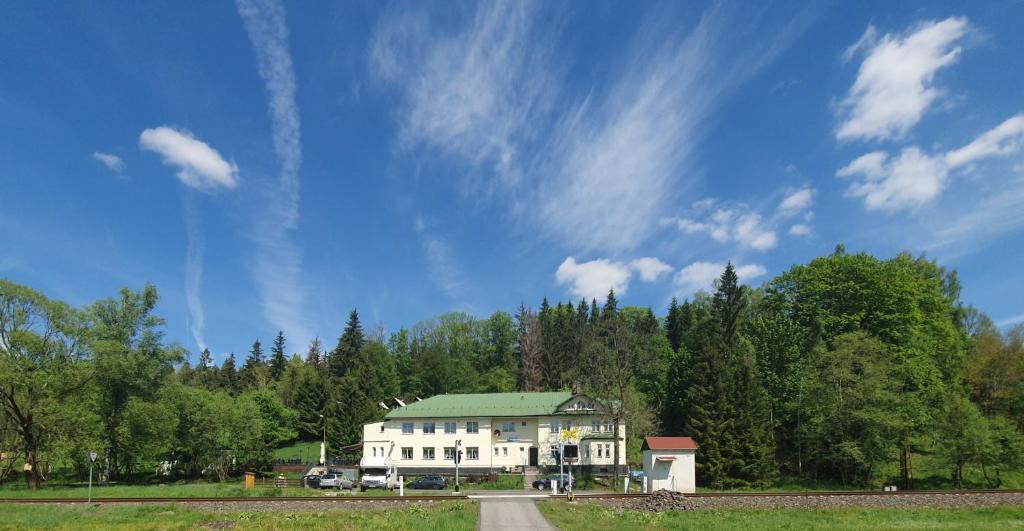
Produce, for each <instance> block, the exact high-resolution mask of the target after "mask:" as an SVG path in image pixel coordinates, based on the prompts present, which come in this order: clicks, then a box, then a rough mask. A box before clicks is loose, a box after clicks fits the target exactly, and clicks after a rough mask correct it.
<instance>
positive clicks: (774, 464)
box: [0, 246, 1024, 488]
mask: <svg viewBox="0 0 1024 531" xmlns="http://www.w3.org/2000/svg"><path fill="white" fill-rule="evenodd" d="M156 302H157V293H156V290H155V288H153V287H152V286H146V287H145V288H144V289H143V290H141V291H138V292H136V291H132V290H129V289H124V290H122V291H121V293H120V295H119V297H117V298H112V299H107V300H101V301H98V302H96V303H94V304H92V305H89V306H86V307H84V308H81V309H74V308H71V307H69V306H67V305H66V304H63V303H61V302H59V301H54V300H50V299H47V298H46V297H44V296H43V295H41V294H39V293H38V292H36V291H33V290H32V289H30V288H28V287H25V286H20V285H17V284H14V283H12V282H9V281H6V280H0V358H2V360H0V401H2V410H3V417H2V418H0V429H2V432H0V434H2V436H0V451H2V456H0V481H2V480H3V479H4V478H5V477H7V476H10V475H11V474H12V472H13V471H15V470H17V471H20V470H21V467H22V465H23V464H24V463H28V464H29V465H31V471H30V472H29V473H28V474H27V477H28V481H29V483H30V485H34V484H37V483H38V482H39V481H40V480H42V479H43V478H44V477H45V475H46V472H47V469H48V467H47V465H48V464H49V463H56V462H59V463H69V464H72V465H73V466H74V467H76V469H77V470H79V471H80V472H81V471H85V470H87V468H86V467H87V463H86V462H85V458H84V456H85V454H86V452H87V451H89V450H96V449H98V450H99V451H100V453H101V455H102V458H101V460H102V463H103V466H104V467H105V470H106V471H107V472H108V473H109V474H110V476H111V477H114V478H118V477H129V476H132V475H138V474H152V473H153V467H154V466H155V465H156V464H159V463H164V464H166V466H167V468H168V470H167V472H168V473H170V474H173V475H178V476H185V477H193V476H198V475H210V476H214V477H220V478H223V477H226V476H227V475H229V474H231V473H234V472H237V471H238V470H241V469H252V468H256V469H265V468H267V467H268V466H269V465H270V463H271V455H272V451H273V449H274V448H275V447H277V446H279V445H281V444H283V443H286V442H288V441H291V440H294V439H296V438H299V439H305V440H316V439H319V438H320V437H322V436H324V434H325V432H326V437H327V439H328V443H329V446H330V447H331V449H332V453H338V452H341V451H342V450H341V449H342V448H343V447H344V446H346V445H349V444H353V443H357V442H359V440H360V437H361V434H362V431H361V430H362V425H363V424H364V423H366V422H372V421H375V420H378V419H380V418H381V417H382V416H383V414H384V410H383V409H382V408H381V407H380V405H379V404H380V403H381V402H384V403H390V402H391V400H392V399H393V398H395V397H399V398H404V399H406V400H410V399H415V397H423V398H426V397H429V396H432V395H435V394H441V393H467V392H505V391H516V390H521V391H545V390H569V389H571V388H573V386H574V385H575V384H580V385H582V387H583V389H584V390H585V391H586V392H587V393H589V394H591V395H592V396H594V397H595V398H597V399H599V400H601V401H602V402H603V403H604V404H606V406H607V407H608V408H609V411H610V412H609V414H610V416H612V417H615V418H617V419H618V420H620V421H622V422H624V423H626V425H627V432H628V434H629V441H628V448H629V450H628V452H629V454H630V455H629V457H630V462H636V461H638V457H639V456H638V451H639V450H638V449H639V441H640V439H641V437H642V436H644V435H649V434H659V433H661V434H668V435H689V436H692V437H693V438H694V439H695V440H696V441H697V442H698V444H699V446H700V450H699V452H698V481H699V482H700V483H702V484H704V485H708V486H712V487H719V488H729V487H742V486H765V485H768V484H770V483H772V482H773V481H774V480H775V479H776V478H777V477H778V476H779V475H780V474H784V475H787V476H798V477H801V478H809V479H817V480H822V481H829V482H835V483H842V484H848V485H874V484H877V483H879V482H883V481H900V482H901V484H903V485H904V486H908V485H910V482H911V481H912V478H913V476H914V464H913V459H914V456H915V455H922V454H928V455H930V456H932V457H933V458H936V459H939V460H941V462H942V463H944V464H945V466H947V468H948V471H949V478H950V479H951V481H952V483H953V484H954V485H960V484H961V483H962V481H963V477H964V470H965V469H966V468H970V469H972V470H980V471H981V474H982V476H983V477H984V478H985V480H986V481H987V482H988V484H989V485H991V486H997V485H999V484H1000V481H1001V476H1002V475H1004V474H1005V473H1006V472H1007V471H1009V470H1018V469H1020V468H1021V466H1022V465H1024V439H1022V430H1024V326H1018V327H1016V328H1012V329H1010V330H1008V331H1006V332H1005V333H1004V332H1002V331H1000V330H999V329H998V328H997V327H996V326H995V325H994V324H993V322H992V321H991V320H990V319H989V318H988V317H986V316H985V315H984V314H983V313H981V312H979V311H977V310H975V309H974V308H972V307H969V306H966V305H964V304H963V303H962V302H961V301H960V282H959V280H958V278H957V275H956V273H955V271H947V270H945V269H943V268H942V267H940V266H939V265H938V264H936V263H935V262H934V261H931V260H928V259H926V258H924V257H913V256H911V255H909V254H906V253H903V254H899V255H897V256H895V257H893V258H889V259H879V258H876V257H874V256H871V255H868V254H865V253H860V254H848V253H846V252H845V250H844V249H843V248H842V247H841V246H840V247H837V249H836V251H835V252H834V253H833V254H830V255H827V256H823V257H820V258H817V259H814V260H812V261H811V262H810V263H808V264H803V265H796V266H794V267H792V268H791V269H790V270H788V271H786V272H784V273H782V274H781V275H779V276H777V277H775V278H774V279H772V280H770V281H769V282H767V283H765V284H763V285H762V286H760V287H758V288H750V287H747V286H743V285H740V284H739V282H738V279H737V277H736V273H735V271H734V270H733V268H732V266H731V265H730V266H728V267H727V268H726V269H725V270H724V271H723V272H722V275H721V277H720V278H719V279H718V281H717V282H716V285H715V290H714V292H713V293H698V294H697V295H695V296H694V297H693V298H692V299H688V300H685V301H682V302H679V301H677V300H675V299H673V300H672V302H671V304H670V306H669V307H668V308H667V311H666V312H665V313H663V315H664V316H663V317H658V316H656V314H655V312H654V310H653V309H651V308H638V307H620V304H619V302H618V301H617V299H616V297H615V293H614V292H609V294H608V296H607V297H606V298H605V300H603V301H597V300H590V301H585V300H582V301H578V302H572V301H569V302H555V304H551V303H550V301H548V300H547V299H544V300H543V301H542V302H541V303H540V305H539V307H537V308H536V309H531V308H529V307H526V306H525V305H521V306H520V307H519V308H518V310H517V311H516V312H515V313H514V314H509V313H506V312H501V311H499V312H495V313H494V314H492V315H491V316H489V317H487V318H485V319H479V318H476V317H473V316H471V315H467V314H464V313H447V314H443V315H441V316H439V317H436V318H434V319H430V320H427V321H424V322H421V323H419V324H417V325H416V326H414V327H412V328H410V329H401V330H398V331H396V332H394V333H390V334H388V333H385V332H384V331H383V330H382V329H378V330H369V331H368V330H364V328H363V326H362V324H361V322H360V320H359V315H358V313H357V311H355V310H353V311H352V312H351V314H350V315H349V318H348V321H347V323H346V325H345V327H344V329H343V330H342V332H341V334H340V337H339V339H338V341H337V343H336V344H334V345H333V346H329V345H324V344H323V343H322V342H321V341H320V340H319V339H317V340H314V341H313V342H312V343H311V344H310V345H308V346H307V347H305V348H304V349H303V352H302V353H301V354H299V353H293V354H291V355H288V354H287V352H289V349H288V345H287V343H286V338H285V336H284V334H283V333H280V332H279V333H278V334H277V335H276V337H275V338H274V339H273V341H272V343H271V345H270V348H269V353H265V352H264V345H263V343H261V342H260V341H258V340H257V341H255V342H254V343H253V345H252V346H251V348H250V349H249V352H248V353H247V354H246V355H245V356H244V358H243V359H238V358H236V357H235V355H234V354H231V355H229V356H228V357H227V358H226V359H225V360H224V361H222V362H221V363H220V364H219V365H218V364H216V363H214V360H213V356H212V355H211V354H210V351H209V350H204V351H203V352H201V353H200V354H199V355H198V356H197V360H196V363H195V364H194V365H192V364H190V363H189V362H188V353H187V352H186V351H185V350H184V349H182V348H181V347H179V346H177V345H174V344H169V343H167V342H166V341H165V339H164V337H163V332H162V326H163V321H162V320H161V319H160V318H159V317H157V316H156V315H155V314H154V313H153V311H154V309H155V306H156ZM615 448H616V451H617V450H618V445H615Z"/></svg>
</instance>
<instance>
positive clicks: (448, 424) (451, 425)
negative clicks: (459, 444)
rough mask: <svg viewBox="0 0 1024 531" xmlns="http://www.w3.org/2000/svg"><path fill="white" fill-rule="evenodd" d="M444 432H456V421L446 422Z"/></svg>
mask: <svg viewBox="0 0 1024 531" xmlns="http://www.w3.org/2000/svg"><path fill="white" fill-rule="evenodd" d="M444 432H445V433H455V423H454V422H445V423H444Z"/></svg>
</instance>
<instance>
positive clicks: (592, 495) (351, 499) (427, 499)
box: [0, 489, 1024, 504]
mask: <svg viewBox="0 0 1024 531" xmlns="http://www.w3.org/2000/svg"><path fill="white" fill-rule="evenodd" d="M1022 493H1024V489H974V490H904V491H895V492H882V491H828V492H825V491H817V492H816V491H799V492H701V493H696V494H686V495H685V497H686V498H766V497H776V498H801V497H804V498H811V497H815V498H822V497H851V496H908V495H914V496H922V495H925V496H927V495H934V496H949V495H977V494H1022ZM486 496H487V494H486V493H479V492H477V493H474V497H478V498H479V497H486ZM506 496H507V495H506ZM648 496H650V494H621V493H581V494H577V495H576V498H577V499H581V500H585V499H595V500H600V499H607V500H615V499H629V498H645V497H648ZM533 497H538V496H536V495H533ZM548 497H549V498H554V499H558V498H564V496H563V495H549V496H548ZM466 499H469V497H468V496H467V495H466V494H460V495H451V496H423V495H413V496H402V497H399V496H236V497H202V498H200V497H122V498H113V497H93V498H92V503H101V504H102V503H203V502H266V503H275V502H321V503H323V502H337V503H346V502H364V503H365V502H433V501H448V500H466ZM86 501H87V500H86V498H0V503H20V504H47V503H86Z"/></svg>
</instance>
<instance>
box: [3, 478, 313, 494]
mask: <svg viewBox="0 0 1024 531" xmlns="http://www.w3.org/2000/svg"><path fill="white" fill-rule="evenodd" d="M88 490H89V489H88V487H87V486H84V485H82V486H79V485H75V486H64V485H44V486H43V487H42V488H40V489H38V490H29V489H28V488H26V487H25V485H24V484H8V485H3V486H0V498H78V497H82V498H84V497H85V496H86V494H87V493H88ZM314 493H316V491H313V490H311V489H298V488H288V489H278V488H273V487H262V488H256V489H252V490H246V489H245V488H244V487H243V486H242V481H241V480H238V481H229V482H225V483H206V482H181V483H174V482H172V483H165V484H156V485H110V486H102V487H101V486H96V485H93V487H92V495H93V496H94V497H106V498H148V497H152V498H159V497H185V498H206V497H214V496H217V497H228V496H309V495H311V494H314Z"/></svg>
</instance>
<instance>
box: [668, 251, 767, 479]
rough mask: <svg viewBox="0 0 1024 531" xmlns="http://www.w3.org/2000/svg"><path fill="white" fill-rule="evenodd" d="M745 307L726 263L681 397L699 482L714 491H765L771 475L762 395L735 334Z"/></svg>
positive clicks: (744, 344) (748, 349) (748, 354)
mask: <svg viewBox="0 0 1024 531" xmlns="http://www.w3.org/2000/svg"><path fill="white" fill-rule="evenodd" d="M746 302H747V295H746V290H745V288H744V287H743V286H740V285H739V282H738V278H737V276H736V271H735V270H734V269H733V267H732V264H731V263H730V264H729V265H728V266H727V267H726V269H725V271H724V272H723V273H722V276H721V278H719V280H718V284H717V290H716V291H715V294H714V296H713V298H712V312H713V316H712V318H711V319H706V320H703V321H702V323H701V325H700V329H699V330H698V331H697V334H696V335H697V337H698V338H699V341H700V343H699V346H698V347H697V349H696V351H695V352H694V356H693V372H692V376H691V382H690V384H689V388H688V389H687V392H686V399H687V401H688V404H687V407H686V409H687V414H688V417H689V418H688V421H687V429H688V430H689V431H690V433H691V434H692V436H693V437H694V439H695V440H697V442H698V444H699V445H700V449H699V450H698V453H697V464H698V468H699V473H698V477H699V478H701V481H702V482H703V483H705V484H707V485H710V486H712V487H716V488H725V487H733V486H749V485H765V484H766V483H768V482H769V481H770V480H771V479H772V477H774V474H775V463H774V444H773V442H772V439H771V423H770V420H769V414H768V397H767V393H765V391H764V387H763V386H762V385H761V382H760V381H759V379H758V376H757V366H756V363H755V361H754V356H753V348H752V346H751V345H750V342H749V341H747V340H746V339H745V338H743V337H741V336H740V334H739V327H740V321H741V317H742V314H743V310H744V308H745V306H746Z"/></svg>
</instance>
